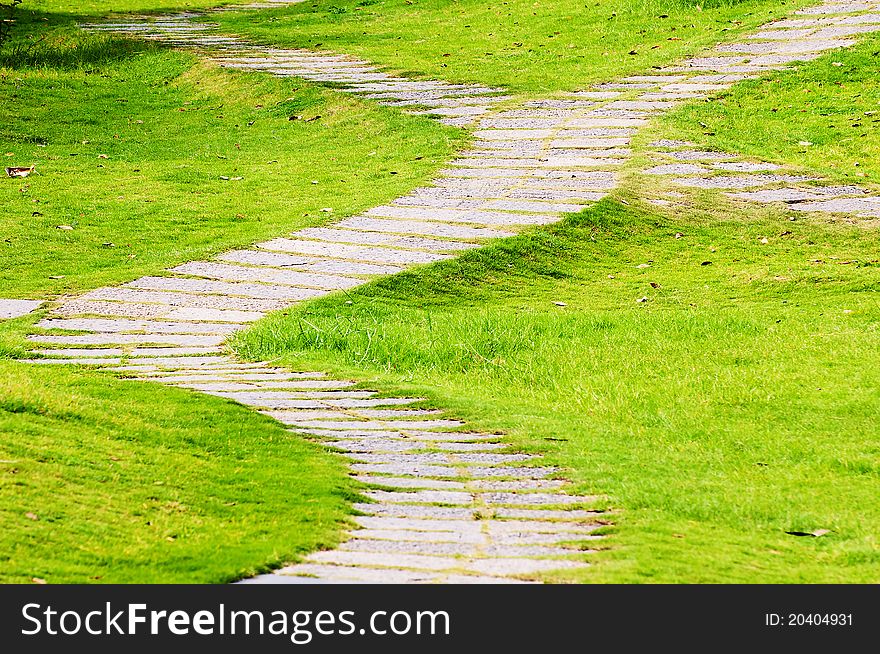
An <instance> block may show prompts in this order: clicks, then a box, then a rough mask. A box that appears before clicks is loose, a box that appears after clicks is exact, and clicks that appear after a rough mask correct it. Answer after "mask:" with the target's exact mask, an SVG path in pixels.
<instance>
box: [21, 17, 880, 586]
mask: <svg viewBox="0 0 880 654" xmlns="http://www.w3.org/2000/svg"><path fill="white" fill-rule="evenodd" d="M270 4H271V5H274V4H275V3H273V2H271V1H269V0H267V2H262V3H260V2H258V3H256V4H255V5H254V6H255V7H262V6H265V5H270ZM278 4H283V3H278ZM878 10H880V2H831V1H827V2H825V3H823V4H820V5H817V6H814V7H810V8H807V9H803V10H801V11H798V12H796V14H795V15H794V16H793V17H791V18H786V19H783V20H779V21H775V22H773V23H770V24H768V25H766V26H764V27H763V28H761V29H759V30H758V31H756V32H754V33H752V34H748V35H746V36H745V37H744V38H742V39H741V40H740V41H738V42H735V43H728V44H724V45H720V46H717V47H716V48H715V49H714V50H713V51H711V52H708V53H706V54H705V55H701V56H698V57H694V58H691V59H687V60H685V61H682V62H681V63H680V64H677V65H674V66H670V67H667V68H664V69H662V70H655V71H652V72H651V73H650V74H648V75H635V76H631V77H627V78H625V79H622V80H620V81H617V82H610V83H605V84H600V85H597V86H594V87H592V88H590V89H588V90H585V91H581V92H576V93H569V94H566V95H564V96H559V97H553V98H547V99H544V100H531V101H527V102H523V103H521V104H520V105H518V106H516V107H513V108H505V109H503V110H501V109H499V107H498V105H499V103H501V102H502V101H505V100H508V99H509V98H508V97H506V96H505V95H504V92H503V90H502V89H495V88H490V87H485V86H480V85H461V84H450V83H447V82H443V81H424V80H412V79H408V78H398V77H393V76H391V75H388V74H386V73H384V72H382V71H381V70H380V69H379V68H378V67H376V66H374V65H371V64H370V63H368V62H365V61H362V60H359V59H356V58H353V57H349V56H346V55H338V54H332V53H325V52H311V51H304V50H283V49H272V48H265V47H260V46H255V45H252V44H249V43H247V42H245V41H244V40H243V39H241V38H238V37H235V36H227V35H222V34H218V33H217V31H216V28H215V27H214V26H212V25H211V24H206V23H201V22H194V21H193V20H192V18H193V17H194V16H195V14H179V15H175V16H169V17H163V18H158V19H156V18H147V17H138V18H132V19H129V20H126V21H125V22H118V23H102V24H95V25H89V26H87V27H88V28H89V29H94V30H103V31H110V32H114V33H128V34H135V35H140V36H143V37H146V38H152V39H157V40H160V41H163V42H165V43H168V44H171V45H175V46H179V47H194V48H197V49H198V50H199V51H200V52H201V53H202V54H204V56H206V57H210V58H211V59H213V60H214V61H216V62H218V63H219V64H220V65H222V66H225V67H229V68H240V69H248V70H257V71H264V72H266V73H269V74H273V75H280V76H297V77H301V78H305V79H309V80H312V81H317V82H332V83H334V84H335V85H338V86H339V87H340V88H341V90H344V91H347V92H352V93H357V94H360V95H362V96H364V97H368V98H372V99H374V100H376V101H378V102H381V103H384V104H390V105H393V106H398V107H400V108H401V109H403V110H405V111H411V112H414V113H425V114H428V115H431V116H434V117H436V118H437V119H438V120H442V121H443V122H445V123H450V124H454V125H459V126H462V127H470V128H472V129H474V135H475V138H476V141H475V142H474V144H473V146H472V147H471V148H470V149H469V150H467V151H465V152H463V153H461V154H460V155H459V156H458V158H457V159H455V160H454V161H452V162H451V163H450V164H449V166H448V167H447V168H446V169H445V170H443V171H441V172H440V174H439V175H438V177H437V178H436V179H435V180H434V181H433V183H432V184H431V185H430V186H425V187H421V188H417V189H415V190H414V191H412V192H411V193H409V194H407V195H405V196H402V197H399V198H397V199H396V200H394V201H393V202H391V203H390V204H388V205H385V206H379V207H374V208H372V209H370V210H368V211H366V212H364V213H363V214H361V215H357V216H353V217H349V218H345V219H343V220H340V221H338V222H336V223H334V224H332V225H329V226H326V227H312V228H306V229H301V230H298V231H296V232H294V233H292V234H286V235H284V236H281V237H279V238H276V239H272V240H269V241H266V242H263V243H258V244H256V245H254V246H252V247H248V248H241V249H236V250H232V251H229V252H225V253H223V254H221V255H219V256H218V257H216V258H215V259H213V260H209V261H193V262H189V263H185V264H182V265H179V266H176V267H174V268H171V269H170V270H167V271H164V272H163V273H162V274H159V275H155V276H146V277H141V278H139V279H136V280H133V281H131V282H128V283H125V284H122V285H121V286H114V287H105V288H99V289H96V290H94V291H90V292H88V293H86V294H84V295H82V296H80V297H77V298H73V299H68V300H64V301H62V302H61V303H60V304H59V305H58V306H57V308H55V309H53V310H52V311H51V313H50V314H49V315H48V316H47V317H46V318H45V319H43V320H42V321H41V322H40V323H39V325H38V326H39V327H41V328H44V329H56V330H58V329H60V330H70V331H76V332H78V333H71V334H63V333H62V334H57V333H53V334H46V333H34V334H32V335H30V336H29V339H30V341H31V342H33V343H34V345H35V346H36V347H37V348H38V349H35V350H34V352H35V354H37V355H39V356H40V357H41V358H35V359H32V360H31V361H32V362H33V363H39V364H83V365H93V366H98V367H99V368H102V369H108V370H116V371H124V372H126V373H127V374H129V375H131V376H133V377H135V378H136V379H140V380H149V381H155V382H160V383H164V384H169V385H174V386H179V387H183V388H188V389H192V390H195V391H200V392H203V393H209V394H213V395H219V396H221V397H224V398H228V399H231V400H234V401H236V402H240V403H242V404H246V405H248V406H251V407H253V408H254V409H255V410H257V411H259V412H261V413H264V414H267V415H270V416H272V417H273V418H275V419H277V420H279V421H280V422H282V423H284V424H286V425H289V426H290V428H291V429H294V430H296V431H297V433H302V434H306V435H307V436H309V437H313V438H316V439H320V440H321V442H322V443H323V444H325V445H327V446H330V447H334V448H337V449H338V450H339V452H340V453H341V454H342V456H345V457H346V458H347V459H348V460H349V461H350V469H351V472H352V474H353V475H354V476H355V478H356V479H357V480H358V481H360V482H363V483H365V484H367V485H368V487H369V488H371V490H367V491H365V492H364V495H365V496H366V498H367V499H368V500H369V502H364V503H359V504H357V505H356V506H355V508H356V509H357V510H358V512H359V513H360V514H361V515H359V516H357V517H355V518H354V522H355V523H356V524H357V528H355V529H353V530H352V531H351V532H350V533H349V534H348V535H349V539H348V540H346V541H345V542H344V543H342V545H340V547H339V548H337V549H336V550H333V551H325V552H316V553H314V554H311V555H309V556H308V557H306V559H305V560H304V562H302V563H298V564H295V565H291V566H288V567H286V568H282V569H280V570H278V571H276V572H275V573H273V574H270V575H262V576H260V577H257V578H255V579H253V580H251V581H253V582H269V583H309V582H317V581H324V582H335V581H366V582H397V583H400V582H455V583H480V582H490V583H498V582H504V581H509V582H514V581H522V580H529V579H534V578H536V576H539V575H540V574H541V573H543V572H546V571H553V570H564V569H573V568H581V567H584V566H587V565H589V553H590V551H591V550H590V547H591V546H592V545H594V544H595V541H596V540H597V539H599V538H601V536H599V535H597V534H596V533H594V532H596V531H597V530H598V529H600V528H601V527H602V526H604V525H605V524H607V523H608V518H609V516H607V515H603V514H602V513H601V512H598V511H596V510H594V507H595V504H596V498H592V497H584V496H578V495H573V494H569V493H567V492H566V490H565V482H564V481H563V480H561V479H560V478H559V475H560V471H559V470H557V469H554V468H551V467H549V466H545V465H541V462H540V457H537V456H533V455H526V454H521V453H518V452H515V451H511V449H510V448H509V447H508V446H507V445H506V444H505V442H504V439H503V437H502V436H499V435H497V434H482V433H475V432H472V431H468V430H467V426H466V425H464V424H463V423H461V422H460V421H457V420H452V419H449V418H447V417H445V416H443V414H442V413H441V412H440V411H438V410H433V409H423V408H413V405H415V406H416V407H418V406H420V405H419V402H420V398H382V397H379V394H378V393H376V392H373V391H368V390H361V389H359V388H354V387H355V386H356V384H355V382H352V381H347V380H337V379H330V378H328V377H326V376H325V375H321V374H319V373H311V372H299V373H298V372H290V371H288V370H285V369H281V368H276V367H273V366H271V365H268V364H264V363H244V362H240V361H237V360H236V359H234V358H233V357H232V356H230V355H229V354H228V353H227V352H226V350H225V349H224V346H223V342H224V340H225V339H226V338H227V337H228V336H229V335H230V334H232V333H234V332H236V331H238V330H240V329H244V328H245V327H246V326H247V325H248V324H249V323H251V322H253V321H255V320H258V319H260V318H261V317H263V316H264V315H266V314H267V313H268V312H271V311H275V310H278V309H283V308H284V307H287V306H290V305H291V304H294V303H297V302H301V301H305V300H309V299H311V298H315V297H319V296H322V295H325V294H327V293H332V292H334V291H337V290H341V289H349V288H354V287H356V286H359V285H361V284H364V283H366V282H367V281H369V280H372V279H375V278H377V277H379V276H382V275H390V274H394V273H396V272H399V271H402V270H404V269H406V268H407V267H410V266H414V265H422V264H428V263H432V262H434V261H439V260H443V259H447V258H449V257H453V256H455V255H456V253H458V252H461V251H464V250H467V249H471V248H476V247H480V245H482V244H484V243H486V242H487V241H489V240H491V239H496V238H504V237H506V236H510V235H512V234H515V233H516V232H517V231H519V230H522V229H524V228H528V227H532V226H535V225H544V224H548V223H552V222H555V221H558V220H560V219H561V218H562V217H563V215H564V214H566V213H569V212H576V211H580V210H582V209H584V208H586V207H588V206H589V205H590V204H592V203H594V202H595V201H597V200H599V199H600V198H602V197H603V196H604V195H606V194H607V193H608V192H609V191H610V190H612V189H613V188H614V187H615V185H616V184H617V176H616V171H617V170H618V169H619V168H620V166H621V165H622V164H623V163H624V162H626V161H627V159H628V158H629V157H630V155H631V151H630V149H629V146H630V140H631V138H632V136H633V135H634V134H635V133H636V131H637V130H638V129H639V128H640V127H642V126H643V125H645V124H646V123H647V121H649V120H650V119H651V118H652V117H654V116H656V115H658V114H660V113H662V112H664V111H667V110H669V109H670V108H672V107H674V106H675V105H676V104H678V103H681V102H686V101H690V100H692V99H695V98H705V97H709V96H711V95H713V94H716V93H718V92H719V91H723V90H725V89H727V88H729V87H730V86H731V85H732V84H734V83H736V82H737V81H739V80H742V79H746V78H748V77H755V76H760V75H763V74H765V73H767V72H768V71H772V70H778V69H781V68H784V67H786V66H788V65H790V64H792V63H794V62H799V61H806V60H809V59H812V58H814V57H816V56H819V54H820V53H822V52H824V51H827V50H829V49H833V48H839V47H847V46H849V45H852V44H853V43H854V42H855V39H856V38H857V37H858V35H859V34H862V33H865V32H873V31H878V30H880V13H874V12H876V11H878ZM508 106H509V105H508ZM654 145H655V146H656V148H657V152H658V154H657V157H659V158H660V159H661V161H660V162H659V165H658V166H654V167H652V168H651V169H649V170H647V171H644V172H645V173H646V174H666V175H671V176H672V177H673V179H675V180H677V183H681V184H683V185H692V186H693V185H701V186H708V187H711V188H722V189H728V190H730V191H731V192H732V193H735V194H736V195H737V196H738V197H739V199H742V200H746V201H756V202H765V201H768V202H769V201H788V200H791V198H793V197H795V195H796V196H797V197H799V198H802V199H804V200H810V204H808V205H806V207H807V209H808V210H832V211H833V210H843V209H846V210H847V211H850V212H853V213H864V212H868V213H869V215H870V212H871V211H876V210H877V206H880V205H877V206H875V204H876V203H877V202H878V200H876V199H872V198H871V197H870V194H868V193H866V192H862V191H861V190H859V189H855V187H831V186H827V185H823V184H822V183H821V180H813V179H808V178H803V177H798V176H793V175H786V174H782V173H780V172H779V171H773V170H770V169H769V168H766V167H765V168H760V167H757V168H756V167H755V166H759V165H758V164H754V163H750V162H743V161H739V160H737V158H736V156H735V155H732V154H726V153H710V152H706V151H704V150H699V149H697V148H694V147H692V144H686V143H678V142H658V143H656V144H654ZM682 166H684V168H682ZM786 193H787V194H788V195H786ZM792 194H795V195H792ZM798 194H799V195H798ZM786 198H788V200H786ZM791 201H792V202H798V201H799V200H791ZM841 202H844V204H841ZM845 202H854V203H855V204H849V205H847V204H845ZM828 203H831V204H828ZM872 203H873V204H872Z"/></svg>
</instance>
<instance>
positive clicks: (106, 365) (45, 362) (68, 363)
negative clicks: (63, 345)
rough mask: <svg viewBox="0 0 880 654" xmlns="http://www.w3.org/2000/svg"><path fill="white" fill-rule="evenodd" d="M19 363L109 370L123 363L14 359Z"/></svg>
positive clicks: (86, 360) (98, 360)
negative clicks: (94, 367)
mask: <svg viewBox="0 0 880 654" xmlns="http://www.w3.org/2000/svg"><path fill="white" fill-rule="evenodd" d="M16 361H18V362H19V363H27V364H36V365H55V366H57V365H64V366H101V367H104V368H109V367H113V366H118V365H121V364H122V363H123V359H118V358H117V359H107V358H103V357H102V358H97V359H89V358H87V357H70V358H66V359H59V358H54V359H16Z"/></svg>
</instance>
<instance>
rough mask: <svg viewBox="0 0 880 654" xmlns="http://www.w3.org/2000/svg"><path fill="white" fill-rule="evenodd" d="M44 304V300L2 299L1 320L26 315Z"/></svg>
mask: <svg viewBox="0 0 880 654" xmlns="http://www.w3.org/2000/svg"><path fill="white" fill-rule="evenodd" d="M42 304H43V301H42V300H6V299H0V320H8V319H10V318H19V317H21V316H26V315H27V314H29V313H32V312H33V311H36V310H37V309H38V308H40V306H41V305H42Z"/></svg>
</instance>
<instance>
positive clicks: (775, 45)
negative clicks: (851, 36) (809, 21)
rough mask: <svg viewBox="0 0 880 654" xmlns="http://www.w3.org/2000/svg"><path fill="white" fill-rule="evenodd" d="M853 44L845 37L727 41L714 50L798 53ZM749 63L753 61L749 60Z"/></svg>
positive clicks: (750, 52)
mask: <svg viewBox="0 0 880 654" xmlns="http://www.w3.org/2000/svg"><path fill="white" fill-rule="evenodd" d="M854 44H855V41H852V40H846V39H830V40H829V39H826V40H819V39H810V40H798V41H788V42H782V41H769V42H764V43H756V42H753V43H729V44H724V45H719V46H716V50H719V51H720V52H742V53H746V54H765V53H766V54H770V53H785V54H798V53H804V52H820V51H822V50H830V49H832V48H847V47H849V46H851V45H854ZM750 63H755V62H754V61H751V62H750ZM779 63H785V62H779Z"/></svg>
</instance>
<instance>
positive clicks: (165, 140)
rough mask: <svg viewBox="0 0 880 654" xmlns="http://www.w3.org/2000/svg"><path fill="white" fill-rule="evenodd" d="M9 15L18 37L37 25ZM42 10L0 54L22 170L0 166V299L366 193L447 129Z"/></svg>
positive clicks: (72, 284)
mask: <svg viewBox="0 0 880 654" xmlns="http://www.w3.org/2000/svg"><path fill="white" fill-rule="evenodd" d="M22 18H23V19H25V22H24V24H23V25H22V26H21V27H22V29H21V30H20V32H19V34H20V36H19V40H20V41H21V40H24V39H26V37H27V36H28V35H29V34H30V33H37V31H38V30H40V29H43V30H45V29H47V28H40V26H41V25H42V21H40V20H39V18H40V16H39V15H34V16H28V15H27V14H25V13H24V12H22ZM28 18H31V19H32V21H31V22H29V23H28V22H27V19H28ZM53 21H55V22H53V23H50V27H49V28H48V30H49V32H48V34H49V37H48V39H47V41H45V42H42V43H40V44H38V45H37V46H36V47H35V48H34V49H33V50H31V51H30V52H29V53H28V54H27V55H25V56H24V57H18V56H16V55H15V54H14V47H15V43H11V44H9V46H8V47H7V48H6V50H5V56H4V54H3V52H0V159H2V161H4V162H5V165H17V166H30V165H36V171H37V172H36V174H34V175H31V176H30V177H28V178H26V179H23V180H22V179H7V178H5V176H4V178H3V179H2V180H0V204H2V206H3V207H4V211H3V212H2V215H0V232H2V233H3V236H4V239H3V242H2V243H0V288H3V292H2V295H3V296H5V297H48V296H52V295H55V294H59V293H67V292H80V291H83V290H85V289H89V288H93V287H96V286H99V285H102V284H107V283H113V282H121V281H125V280H129V279H133V278H135V277H137V276H139V275H142V274H145V273H154V272H156V271H158V270H160V269H161V268H163V267H166V266H169V265H174V264H177V263H180V262H183V261H187V260H190V259H195V258H204V257H206V256H210V255H211V254H213V253H216V252H220V251H223V250H225V249H228V248H230V247H235V246H239V245H244V244H249V243H252V242H254V241H256V240H259V239H264V238H270V237H274V236H277V235H279V234H282V233H284V232H285V231H288V230H292V229H295V228H298V227H302V226H305V225H311V224H317V223H320V222H324V221H326V220H328V219H332V218H333V217H340V216H345V215H347V214H351V213H354V212H356V211H359V210H362V209H364V208H367V207H369V206H374V205H376V204H381V203H383V202H386V201H387V200H388V199H390V198H392V197H395V196H396V195H398V194H401V193H403V192H405V191H407V190H408V189H409V188H411V187H412V186H414V185H416V184H417V183H419V182H420V181H422V180H424V179H425V178H426V177H427V176H429V175H430V174H431V172H432V171H433V170H435V169H436V168H437V167H438V165H439V164H440V163H441V162H442V161H443V160H444V159H445V158H446V157H448V155H449V153H450V152H451V150H452V149H453V147H454V146H455V145H456V144H458V143H459V142H460V140H461V138H462V132H461V130H457V129H454V128H444V127H443V126H442V125H438V124H436V123H435V122H433V121H429V120H428V119H426V118H417V117H412V116H404V115H403V114H400V113H399V112H396V111H392V110H389V109H383V108H381V107H377V106H376V105H375V104H371V103H364V102H361V101H359V100H357V99H355V98H351V97H349V94H341V93H333V92H331V91H328V90H326V89H321V88H319V87H317V86H314V85H310V84H307V83H304V82H302V81H297V80H279V79H276V78H272V77H269V76H267V75H261V74H255V73H252V74H248V73H244V74H242V73H231V72H225V71H222V70H220V69H218V68H217V67H212V66H209V65H206V64H199V63H197V61H196V59H195V57H193V56H192V55H188V54H181V53H176V52H171V51H168V50H164V49H160V48H157V47H151V46H147V45H145V44H143V43H140V42H137V41H134V40H120V39H116V40H113V39H109V38H107V37H105V36H88V35H84V34H82V33H81V32H78V31H76V30H75V29H73V28H71V27H70V26H69V24H68V23H67V22H66V21H64V20H61V19H57V20H56V19H55V18H53ZM24 28H29V31H26V30H25V29H24ZM294 115H296V116H302V119H301V120H295V121H291V120H288V119H289V117H290V116H294ZM309 119H314V120H309ZM224 177H225V178H227V179H223V178H224ZM324 208H332V209H333V213H332V214H329V213H326V212H322V211H321V209H324ZM59 227H60V228H59ZM71 228H72V229H71Z"/></svg>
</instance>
